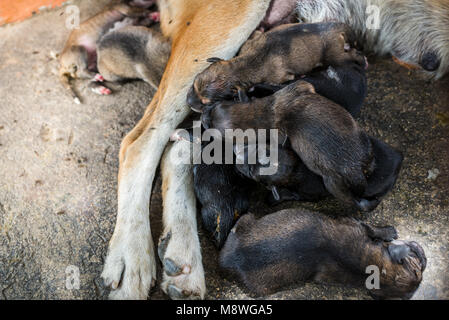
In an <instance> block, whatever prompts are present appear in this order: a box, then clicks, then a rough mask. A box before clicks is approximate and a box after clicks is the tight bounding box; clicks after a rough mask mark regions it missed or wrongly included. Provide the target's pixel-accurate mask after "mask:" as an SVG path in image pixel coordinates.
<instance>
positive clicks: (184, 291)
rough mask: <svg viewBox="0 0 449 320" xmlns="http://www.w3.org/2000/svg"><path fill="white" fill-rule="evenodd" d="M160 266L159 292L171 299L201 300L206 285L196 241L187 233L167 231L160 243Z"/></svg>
mask: <svg viewBox="0 0 449 320" xmlns="http://www.w3.org/2000/svg"><path fill="white" fill-rule="evenodd" d="M158 254H159V258H160V259H161V261H162V266H163V281H162V285H161V287H162V290H163V291H164V292H165V293H166V294H167V295H168V296H169V297H170V298H171V299H173V300H178V299H204V296H205V294H206V284H205V279H204V270H203V264H202V261H201V252H200V247H199V242H198V239H195V238H194V237H190V236H189V234H188V233H183V232H172V231H169V232H166V233H165V235H163V236H162V237H161V239H160V240H159V246H158Z"/></svg>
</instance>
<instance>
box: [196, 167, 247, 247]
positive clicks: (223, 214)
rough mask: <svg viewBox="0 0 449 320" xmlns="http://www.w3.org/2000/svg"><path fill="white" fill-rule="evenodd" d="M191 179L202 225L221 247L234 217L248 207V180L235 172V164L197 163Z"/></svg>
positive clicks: (245, 210) (243, 212)
mask: <svg viewBox="0 0 449 320" xmlns="http://www.w3.org/2000/svg"><path fill="white" fill-rule="evenodd" d="M193 183H194V190H195V195H196V197H197V199H198V201H199V202H200V203H201V218H202V222H203V227H204V228H205V229H206V230H207V231H208V232H209V233H210V234H211V235H212V237H213V240H214V244H215V245H216V246H217V248H221V247H222V246H223V244H224V242H225V240H226V237H227V236H228V234H229V232H230V230H231V228H232V227H233V226H234V223H235V221H237V219H238V218H239V217H240V216H241V215H243V214H245V213H246V212H247V211H248V208H249V190H248V181H247V180H245V179H243V178H242V177H241V176H239V175H238V173H237V172H236V171H235V167H234V165H229V164H210V165H207V164H196V165H194V166H193Z"/></svg>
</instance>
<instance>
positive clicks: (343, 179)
mask: <svg viewBox="0 0 449 320" xmlns="http://www.w3.org/2000/svg"><path fill="white" fill-rule="evenodd" d="M202 118H203V124H204V125H205V127H211V128H215V129H218V130H220V131H221V133H222V134H223V136H225V134H224V130H225V129H242V130H247V129H278V130H279V141H281V142H282V141H285V140H286V139H288V140H289V141H290V143H291V147H292V149H293V150H294V151H295V152H296V154H297V155H298V156H299V157H300V158H301V160H302V161H303V162H304V164H305V165H306V166H307V168H309V169H310V170H311V171H312V172H314V173H315V174H317V175H319V176H321V177H322V178H323V181H324V185H325V186H326V189H327V190H328V191H329V192H330V193H331V194H332V195H334V196H335V197H336V198H338V199H340V200H342V201H344V202H347V203H353V204H355V205H356V206H357V207H358V208H359V209H360V210H362V211H368V210H370V209H371V208H370V207H369V206H368V207H367V202H366V201H365V200H366V199H363V195H364V193H365V190H366V188H367V185H368V182H367V178H368V177H369V176H370V175H371V173H372V172H373V170H374V161H373V160H374V153H373V148H372V145H371V140H370V138H369V137H368V135H366V133H364V132H363V131H362V130H361V129H360V128H359V126H358V124H357V123H356V121H355V120H354V119H353V118H352V116H351V115H350V114H349V113H348V112H347V111H346V110H345V109H344V108H342V107H341V106H339V105H337V104H335V103H334V102H332V101H330V100H328V99H326V98H324V97H322V96H320V95H318V94H316V93H315V90H314V87H313V86H312V85H311V84H310V83H307V82H305V81H297V82H295V83H292V84H290V85H288V86H287V87H285V88H284V89H282V90H280V91H278V92H276V93H275V94H274V95H272V96H268V97H265V98H262V99H254V100H252V101H251V102H249V103H240V104H235V103H232V102H222V103H217V104H215V105H214V106H212V107H208V109H207V110H206V112H205V113H203V116H202Z"/></svg>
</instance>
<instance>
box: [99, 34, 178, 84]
mask: <svg viewBox="0 0 449 320" xmlns="http://www.w3.org/2000/svg"><path fill="white" fill-rule="evenodd" d="M170 51H171V43H170V41H169V40H168V39H166V38H165V37H164V36H163V35H162V33H161V32H160V31H159V30H158V28H155V27H153V28H151V29H150V28H146V27H141V26H126V27H123V28H121V29H119V30H115V31H112V32H109V33H108V34H106V35H105V36H104V37H103V38H102V39H101V40H100V42H99V44H98V71H99V72H100V74H101V75H102V76H103V78H104V79H105V80H106V81H119V80H124V79H142V80H144V81H145V82H147V83H149V84H150V85H151V86H152V87H153V88H154V89H157V87H158V86H159V82H160V80H161V78H162V74H163V72H164V69H165V66H166V65H167V61H168V58H169V56H170Z"/></svg>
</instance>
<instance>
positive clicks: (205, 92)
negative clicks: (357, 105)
mask: <svg viewBox="0 0 449 320" xmlns="http://www.w3.org/2000/svg"><path fill="white" fill-rule="evenodd" d="M347 33H348V29H347V27H346V25H344V24H340V23H324V24H288V25H282V26H279V27H276V28H274V29H272V30H270V31H268V32H266V33H261V34H259V35H258V36H255V37H254V38H253V39H251V40H249V41H247V42H246V43H245V45H244V46H243V47H242V49H241V52H240V54H239V55H238V56H237V57H235V58H233V59H231V60H229V61H224V60H220V59H215V58H213V59H209V61H210V62H214V63H213V64H212V65H210V66H209V67H208V68H207V69H206V70H205V71H203V72H202V73H200V74H199V75H198V76H197V77H196V78H195V81H194V83H193V86H192V88H191V90H190V92H189V94H188V99H187V101H188V104H189V105H190V106H191V107H192V108H194V109H196V110H198V109H201V104H210V103H214V102H217V101H220V100H226V99H227V100H232V99H233V98H235V97H237V96H239V95H240V96H241V95H242V94H244V93H246V91H248V89H250V88H251V87H252V86H254V85H255V84H259V83H266V84H281V83H285V82H287V81H291V80H294V79H295V78H296V77H299V76H301V75H304V74H306V73H308V72H310V71H312V69H314V68H316V67H318V66H322V65H324V66H329V65H332V66H338V65H342V64H344V63H347V62H351V61H358V62H359V63H360V64H361V65H364V64H365V57H363V56H362V55H360V54H359V53H358V52H357V51H356V50H355V49H349V48H348V44H347V43H348V42H349V41H350V39H349V36H348V34H347ZM345 48H346V50H345Z"/></svg>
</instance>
